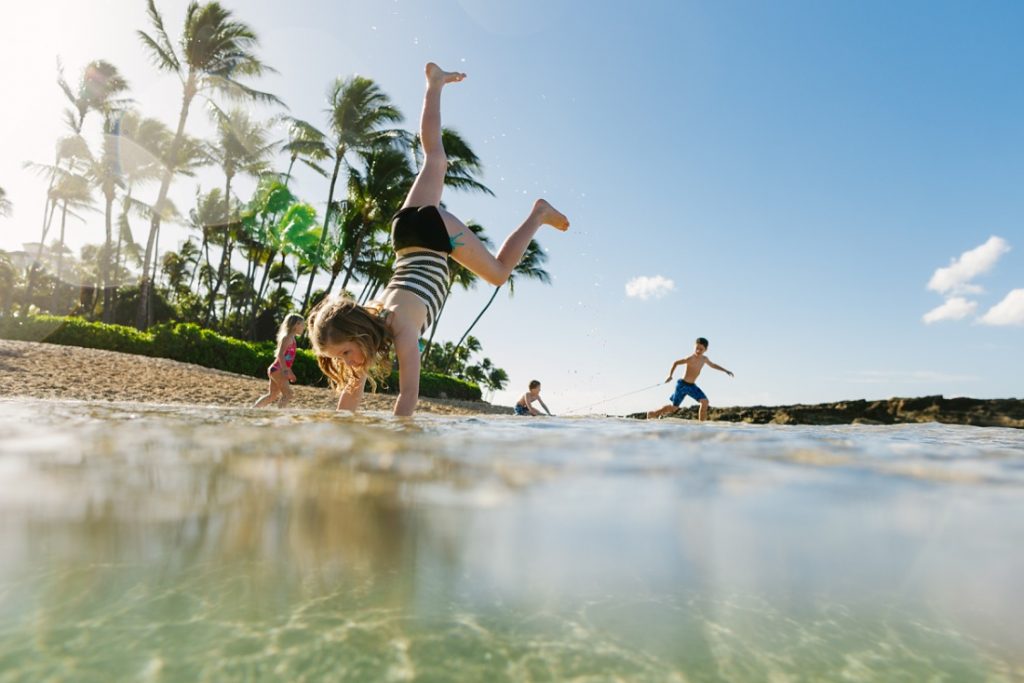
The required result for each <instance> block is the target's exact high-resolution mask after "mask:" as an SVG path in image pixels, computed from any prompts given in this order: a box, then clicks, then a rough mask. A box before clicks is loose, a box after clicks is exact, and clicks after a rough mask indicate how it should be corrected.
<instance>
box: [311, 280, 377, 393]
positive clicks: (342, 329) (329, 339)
mask: <svg viewBox="0 0 1024 683" xmlns="http://www.w3.org/2000/svg"><path fill="white" fill-rule="evenodd" d="M306 326H307V328H308V330H309V341H310V343H311V345H312V346H313V353H315V354H316V362H317V365H319V366H320V370H322V371H323V373H324V374H325V375H326V376H327V381H328V384H330V386H331V388H332V389H334V390H335V391H338V392H340V391H341V390H342V389H344V388H345V387H346V386H348V385H349V384H350V383H352V382H353V381H354V380H355V379H356V377H357V375H356V372H355V371H354V370H353V369H352V368H350V367H349V366H348V365H346V364H345V362H344V361H343V360H341V359H340V358H332V357H330V356H328V355H326V354H325V353H324V352H323V349H324V347H326V346H328V345H335V344H342V343H344V342H347V341H351V342H355V343H356V344H357V345H358V346H359V348H360V350H361V351H362V353H363V356H364V357H365V358H366V365H365V366H363V367H362V368H359V370H362V371H364V372H365V373H366V375H367V378H368V379H369V380H370V384H371V385H372V386H373V387H374V388H376V381H375V378H374V376H373V373H374V372H375V371H376V372H378V373H382V372H384V371H385V369H387V370H389V369H390V367H389V366H388V364H387V363H386V362H385V361H386V360H387V358H388V353H389V352H390V350H391V342H392V337H391V331H390V330H389V329H388V327H387V325H385V324H384V321H383V320H382V319H381V317H380V311H379V310H378V309H375V308H372V307H367V306H360V305H359V304H357V303H356V302H355V301H353V300H352V299H347V298H342V297H326V298H325V299H324V300H323V301H321V302H320V303H318V304H317V305H316V306H314V307H313V308H312V309H311V310H310V311H309V315H308V316H307V325H306Z"/></svg>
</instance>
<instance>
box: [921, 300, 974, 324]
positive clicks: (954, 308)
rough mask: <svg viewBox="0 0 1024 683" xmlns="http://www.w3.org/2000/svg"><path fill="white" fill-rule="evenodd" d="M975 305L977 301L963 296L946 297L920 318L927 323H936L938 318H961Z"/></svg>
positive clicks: (968, 313) (972, 309)
mask: <svg viewBox="0 0 1024 683" xmlns="http://www.w3.org/2000/svg"><path fill="white" fill-rule="evenodd" d="M977 307H978V304H977V302H974V301H968V300H967V299H964V298H963V297H959V296H955V297H953V298H952V299H947V300H946V303H944V304H942V305H941V306H939V307H937V308H933V309H932V310H930V311H928V312H927V313H925V314H924V317H923V318H922V320H924V321H925V322H926V323H928V324H929V325H931V324H932V323H937V322H939V321H940V320H963V319H964V318H966V317H967V316H969V315H970V314H971V313H974V309H976V308H977Z"/></svg>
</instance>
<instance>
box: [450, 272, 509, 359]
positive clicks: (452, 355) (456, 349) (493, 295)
mask: <svg viewBox="0 0 1024 683" xmlns="http://www.w3.org/2000/svg"><path fill="white" fill-rule="evenodd" d="M501 287H502V285H498V286H497V287H495V288H494V293H493V294H491V298H490V299H488V300H487V305H486V306H484V309H483V310H482V311H480V314H479V315H477V316H476V318H474V319H473V322H472V323H471V324H470V326H469V329H467V330H466V331H465V332H463V333H462V336H461V337H459V341H458V343H457V344H456V345H455V348H454V349H452V353H451V355H450V356H448V360H447V361H445V364H444V371H445V373H447V372H448V368H450V367H451V366H452V361H453V360H455V355H456V354H457V353H458V352H459V347H460V346H462V342H464V341H466V337H468V336H469V333H470V332H472V331H473V328H474V327H476V324H477V323H478V322H480V318H482V317H484V313H486V312H487V309H488V308H490V307H491V304H493V303H494V297H496V296H498V292H499V291H500V290H501Z"/></svg>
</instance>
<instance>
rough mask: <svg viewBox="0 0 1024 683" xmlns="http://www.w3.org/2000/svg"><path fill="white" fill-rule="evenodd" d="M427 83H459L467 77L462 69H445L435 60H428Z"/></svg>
mask: <svg viewBox="0 0 1024 683" xmlns="http://www.w3.org/2000/svg"><path fill="white" fill-rule="evenodd" d="M424 71H426V74H427V83H429V84H430V85H444V84H445V83H458V82H459V81H461V80H463V79H464V78H465V77H466V74H464V73H462V72H461V71H445V70H444V69H442V68H441V67H439V66H438V65H437V64H434V63H433V62H427V66H426V69H424Z"/></svg>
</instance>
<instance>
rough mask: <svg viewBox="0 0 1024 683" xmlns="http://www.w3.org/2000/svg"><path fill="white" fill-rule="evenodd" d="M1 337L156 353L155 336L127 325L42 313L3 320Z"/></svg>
mask: <svg viewBox="0 0 1024 683" xmlns="http://www.w3.org/2000/svg"><path fill="white" fill-rule="evenodd" d="M0 337H3V338H4V339H18V340H20V341H40V342H48V343H50V344H60V345H62V346H82V347H85V348H87V349H103V350H105V351H121V352H122V353H134V354H138V355H143V356H152V355H154V354H153V353H151V352H150V349H151V348H152V345H153V339H152V336H151V335H149V334H146V333H145V332H139V331H138V330H136V329H135V328H134V327H125V326H124V325H104V324H103V323H91V322H89V321H88V320H85V319H83V318H70V317H68V318H65V317H60V316H55V315H38V316H34V317H31V318H6V319H3V320H0Z"/></svg>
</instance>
